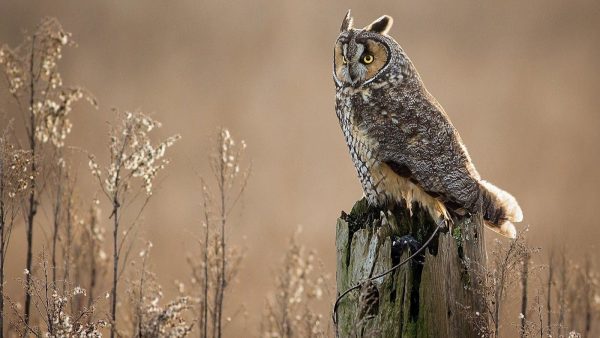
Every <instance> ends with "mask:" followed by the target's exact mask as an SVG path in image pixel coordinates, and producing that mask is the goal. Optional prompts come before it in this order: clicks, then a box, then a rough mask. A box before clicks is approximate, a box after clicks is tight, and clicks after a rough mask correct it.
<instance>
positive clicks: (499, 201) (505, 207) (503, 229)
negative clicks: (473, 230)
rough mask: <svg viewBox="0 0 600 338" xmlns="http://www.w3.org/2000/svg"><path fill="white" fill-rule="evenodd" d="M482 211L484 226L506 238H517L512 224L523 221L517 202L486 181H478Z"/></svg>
mask: <svg viewBox="0 0 600 338" xmlns="http://www.w3.org/2000/svg"><path fill="white" fill-rule="evenodd" d="M480 184H481V187H482V188H483V190H482V195H481V196H482V209H483V220H484V223H485V225H487V226H488V227H490V228H491V229H492V230H494V231H496V232H498V233H500V234H501V235H504V236H506V237H510V238H515V237H517V230H516V228H515V226H514V224H513V222H521V221H522V220H523V212H522V211H521V207H520V206H519V203H517V200H516V199H515V198H514V197H513V196H512V195H511V194H509V193H507V192H506V191H504V190H502V189H500V188H498V187H496V186H495V185H493V184H491V183H490V182H487V181H480Z"/></svg>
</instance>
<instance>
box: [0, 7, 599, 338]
mask: <svg viewBox="0 0 600 338" xmlns="http://www.w3.org/2000/svg"><path fill="white" fill-rule="evenodd" d="M348 8H351V9H352V11H353V15H354V18H355V25H356V26H359V27H361V26H365V25H367V24H369V23H370V22H371V21H372V20H374V19H375V18H377V17H379V16H380V15H382V14H388V15H391V16H392V17H393V18H394V26H393V27H392V29H391V32H390V34H391V35H392V36H393V37H394V38H395V39H396V40H397V41H398V42H399V43H400V44H401V45H402V46H403V48H404V49H405V50H406V51H407V53H408V55H409V56H410V57H411V59H412V60H413V62H414V63H415V65H416V67H417V69H418V70H419V71H420V74H421V76H422V78H423V80H424V82H425V84H426V85H427V87H428V89H429V91H430V92H431V93H432V94H433V95H434V96H436V97H437V99H438V101H439V102H440V103H441V104H442V105H443V106H444V108H445V110H446V112H447V113H448V115H449V116H450V118H451V119H452V121H453V123H454V125H455V126H456V128H457V129H458V130H459V132H460V134H461V136H462V138H463V140H464V142H465V143H466V145H467V147H468V149H469V152H470V154H471V156H472V158H473V160H474V162H475V165H476V166H477V168H478V170H479V172H480V173H481V175H482V176H483V177H484V178H485V179H487V180H489V181H491V182H493V183H495V184H497V185H498V186H500V187H501V188H504V189H506V190H507V191H509V192H511V193H513V194H514V195H515V196H516V198H517V199H518V201H519V202H520V204H521V206H522V209H523V211H524V213H525V222H524V223H523V224H524V225H529V226H530V236H529V237H530V240H531V243H532V244H533V245H536V246H540V247H542V249H543V251H542V255H543V256H545V255H547V253H548V251H549V250H550V248H552V247H556V246H565V247H567V249H568V250H569V251H572V252H575V253H584V252H594V253H596V255H598V254H597V246H596V245H597V243H598V240H599V239H600V226H599V225H600V221H599V220H598V208H599V205H598V202H599V197H598V191H600V170H598V166H599V165H600V156H599V155H600V152H599V150H598V147H599V145H600V132H599V130H598V128H600V108H599V107H600V95H598V92H599V89H600V65H599V63H598V60H600V39H599V38H598V32H600V3H599V2H597V1H593V0H580V1H549V0H533V1H525V2H524V1H516V0H511V1H501V2H500V1H498V2H481V1H468V0H459V1H452V2H448V1H430V2H416V1H376V2H370V1H348V2H344V3H342V2H339V3H334V2H328V1H297V2H283V1H266V0H255V1H197V0H196V1H192V0H189V1H183V0H180V1H153V2H150V1H142V0H140V1H116V0H115V1H106V0H103V1H83V2H80V1H77V2H73V1H44V2H40V1H28V0H18V1H17V0H3V1H2V2H0V44H1V43H7V44H9V45H11V46H15V45H17V44H18V43H19V42H20V41H21V40H22V38H23V32H24V31H33V30H34V28H35V26H36V25H37V24H38V23H39V22H40V19H41V18H42V17H45V16H53V17H56V18H58V19H59V21H60V22H61V23H62V24H63V26H64V28H65V29H66V30H67V31H70V32H72V33H73V39H74V40H75V41H76V42H77V44H78V47H77V48H74V49H68V50H66V51H65V53H64V58H63V61H62V63H61V65H60V68H61V71H62V75H63V78H64V82H65V84H66V85H68V84H78V85H82V86H84V87H85V88H87V89H88V90H89V91H90V92H91V93H93V94H94V95H95V96H96V98H97V99H98V102H99V105H100V109H99V110H94V109H93V108H90V107H89V106H87V105H85V104H79V105H78V106H77V107H76V111H75V112H74V114H73V122H74V128H73V132H72V135H71V136H70V137H69V138H68V142H67V143H68V144H69V145H72V146H77V147H81V148H84V149H87V150H89V151H90V152H91V153H95V154H98V156H99V158H100V159H104V158H106V157H105V155H106V150H105V148H106V145H107V136H106V135H107V130H108V129H107V125H106V123H105V122H106V121H109V120H111V119H112V118H113V116H114V115H113V114H112V113H111V109H112V108H118V109H120V110H136V109H139V110H142V111H144V112H148V113H151V114H152V116H153V117H155V118H156V119H158V120H159V121H162V122H163V126H164V127H163V128H162V129H161V130H160V131H159V133H160V134H161V135H162V136H167V135H171V134H175V133H179V134H181V135H182V137H183V138H182V140H181V141H180V142H179V143H178V144H176V145H175V146H174V147H173V148H172V149H170V150H171V152H170V154H171V156H170V158H171V160H172V161H171V164H170V165H169V167H168V169H167V170H166V171H165V172H164V173H162V179H161V181H160V184H159V185H158V189H157V190H156V191H155V194H154V196H153V198H152V200H151V201H150V206H149V208H148V209H147V211H146V213H145V216H144V222H143V223H144V224H143V226H142V232H143V236H144V237H145V238H148V239H150V240H151V241H152V242H153V243H154V257H153V263H154V266H155V270H156V271H157V272H158V275H159V278H160V280H161V282H162V283H163V285H164V286H165V290H166V291H169V290H171V289H172V287H171V285H173V283H172V282H173V280H175V279H178V280H185V279H186V278H188V275H189V271H188V269H187V266H186V264H185V255H186V251H187V250H188V249H192V248H193V246H194V241H193V240H190V238H193V237H194V236H197V235H198V234H199V224H200V222H201V218H202V214H201V211H200V197H201V194H200V190H199V187H200V181H199V175H203V176H208V175H209V165H208V162H207V159H208V154H209V152H210V150H211V149H212V147H213V142H211V138H213V137H214V136H215V134H216V131H217V128H218V127H219V126H226V127H228V128H229V129H230V130H231V132H232V135H233V136H234V138H236V139H238V140H240V139H244V140H245V141H246V143H247V144H248V152H247V158H248V159H249V160H250V161H251V162H252V168H253V169H252V175H251V177H250V181H249V184H248V187H247V190H246V192H245V194H244V196H243V199H242V201H241V204H240V206H241V207H240V208H239V209H237V211H236V217H235V222H234V223H233V224H232V225H231V227H230V228H229V235H230V236H231V241H232V243H234V244H236V245H239V246H243V247H245V248H246V259H245V261H244V263H243V266H242V268H241V270H240V274H239V278H238V280H237V282H236V285H234V286H233V287H232V294H231V296H230V297H229V298H228V299H227V304H228V305H227V308H226V311H229V312H230V313H232V312H233V311H234V310H235V309H237V308H238V307H239V306H241V305H243V306H244V307H245V308H246V309H247V318H246V319H245V320H243V321H241V320H240V321H234V322H233V323H232V324H231V326H229V327H228V328H227V329H226V330H227V331H226V332H227V333H228V334H231V336H239V334H241V332H244V331H242V330H246V331H245V332H247V330H255V329H256V327H257V322H258V320H259V318H260V314H261V310H262V308H263V305H264V298H265V296H266V295H267V293H268V292H269V290H272V288H273V276H272V272H273V271H274V269H275V267H276V266H277V264H279V263H280V261H281V257H282V256H283V254H284V252H285V249H286V246H287V244H288V239H289V237H290V236H291V235H292V234H293V233H294V231H295V230H296V229H297V227H299V226H301V227H302V229H303V232H302V234H301V236H300V240H301V242H303V243H304V244H305V245H306V246H307V247H309V248H314V249H316V250H317V251H318V253H319V257H320V260H321V261H322V269H323V270H324V272H326V273H329V274H330V275H331V276H332V278H334V276H335V243H334V239H335V223H336V219H337V217H338V216H339V215H340V211H341V210H346V211H347V210H349V209H350V208H351V207H352V205H353V203H354V202H355V201H356V200H357V199H359V198H360V197H361V194H362V191H361V188H360V185H359V181H358V180H357V178H356V174H355V171H354V168H353V165H352V162H351V160H350V157H349V155H348V152H347V147H346V145H345V143H344V139H343V137H342V133H341V131H340V128H339V125H338V121H337V118H336V116H335V112H334V87H333V80H332V51H333V44H334V41H335V39H336V37H337V34H338V30H339V26H340V23H341V20H342V18H343V16H344V14H345V12H346V10H347V9H348ZM103 156H104V157H103ZM76 161H79V163H80V167H81V173H80V175H79V176H80V177H79V179H78V180H79V182H80V183H81V184H82V185H83V186H84V188H83V189H84V190H86V189H87V190H86V191H88V192H91V193H93V192H94V189H95V185H94V182H93V180H92V177H91V175H90V174H89V172H88V171H87V161H86V160H85V156H80V158H78V159H77V160H76ZM46 214H47V213H46ZM41 217H42V219H43V218H44V217H48V216H47V215H46V216H44V212H42V216H41ZM104 217H105V221H106V222H107V226H108V219H107V217H108V212H105V214H104ZM486 235H487V236H488V238H495V237H496V235H495V234H494V233H492V232H489V231H488V232H487V233H486ZM14 236H15V237H14V241H13V243H12V244H11V246H12V247H13V248H14V247H18V246H19V245H23V243H24V230H23V228H22V227H20V228H18V229H16V230H15V233H14ZM36 236H37V237H36V238H37V241H38V245H39V246H40V247H41V246H42V245H43V244H44V243H43V240H44V235H42V234H41V232H39V235H36ZM140 240H141V239H140ZM184 248H185V249H184ZM23 265H24V258H22V257H20V256H19V255H18V254H17V253H15V254H14V255H12V256H11V261H10V262H9V267H8V279H7V281H8V287H9V289H13V290H16V289H18V286H16V285H15V282H14V278H16V277H18V276H21V273H22V268H23ZM169 292H170V291H169ZM331 292H332V294H333V293H335V291H334V290H333V289H332V290H331ZM331 296H332V295H329V296H328V297H331ZM323 311H327V308H324V309H323ZM325 315H326V316H328V315H327V314H326V313H325Z"/></svg>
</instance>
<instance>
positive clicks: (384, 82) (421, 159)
mask: <svg viewBox="0 0 600 338" xmlns="http://www.w3.org/2000/svg"><path fill="white" fill-rule="evenodd" d="M392 21H393V20H392V18H391V17H388V16H382V17H381V18H379V19H377V20H375V21H374V22H373V23H372V24H370V25H369V26H367V27H365V28H363V29H355V28H353V27H352V18H351V16H350V11H348V14H347V15H346V17H345V18H344V21H343V23H342V27H341V32H340V35H339V36H338V39H337V41H336V45H335V50H334V74H333V77H334V82H335V85H336V113H337V116H338V118H339V120H340V125H341V127H342V131H343V133H344V137H345V139H346V142H347V144H348V147H349V150H350V155H351V156H352V160H353V162H354V164H355V166H356V169H357V172H358V176H359V179H360V181H361V183H362V186H363V190H364V192H365V195H366V197H367V199H368V201H369V203H370V204H372V205H376V206H380V207H385V206H389V205H390V204H394V203H401V202H403V203H406V204H407V206H408V207H409V208H410V207H411V206H412V203H413V202H417V203H419V204H420V205H421V206H422V207H424V208H426V209H427V210H428V211H429V213H430V214H431V216H432V217H433V218H434V219H435V220H436V221H444V220H445V221H447V220H449V218H450V215H449V212H454V213H456V214H464V213H479V212H481V213H482V215H483V218H484V220H485V223H486V224H487V225H488V226H490V227H491V228H492V229H493V230H495V231H498V232H500V233H502V234H503V235H506V236H510V237H514V236H515V233H516V232H515V228H514V226H513V224H512V222H520V221H521V219H522V213H521V209H520V207H519V205H518V204H517V202H516V200H515V199H514V197H512V196H511V195H510V194H508V193H507V192H505V191H503V190H501V189H499V188H497V187H495V186H493V185H492V184H490V183H488V182H486V181H484V180H482V179H481V177H480V176H479V174H478V173H477V170H475V167H474V166H473V163H472V162H471V159H470V157H469V154H468V153H467V149H466V148H465V146H464V144H463V142H462V140H461V138H460V136H459V134H458V132H457V131H456V129H455V128H454V126H453V125H452V123H451V122H450V119H449V118H448V116H447V115H446V113H445V112H444V109H443V108H442V107H441V106H440V105H439V103H438V102H437V101H436V100H435V98H434V97H433V96H432V95H431V94H429V92H428V91H427V89H426V88H425V86H424V85H423V82H422V81H421V78H420V77H419V74H418V73H417V71H416V69H415V67H414V66H413V64H412V62H411V61H410V59H409V58H408V56H407V55H406V53H405V52H404V51H403V50H402V48H401V47H400V45H399V44H398V43H397V42H396V41H395V40H394V39H393V38H392V37H390V36H389V35H387V32H388V31H389V29H390V27H391V25H392Z"/></svg>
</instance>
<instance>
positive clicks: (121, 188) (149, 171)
mask: <svg viewBox="0 0 600 338" xmlns="http://www.w3.org/2000/svg"><path fill="white" fill-rule="evenodd" d="M160 126H161V124H160V122H158V121H155V120H153V119H152V118H150V117H148V116H146V115H145V114H143V113H140V112H137V113H131V112H126V113H124V114H118V122H117V124H116V125H112V126H111V130H110V143H109V149H110V158H109V164H108V166H107V168H106V169H105V172H104V173H103V172H102V171H101V169H100V166H99V165H98V163H97V162H96V159H95V158H94V156H90V162H89V166H90V169H91V171H92V175H94V177H96V179H97V180H98V184H99V186H100V188H101V190H102V192H103V193H104V195H105V196H106V197H107V199H108V201H109V202H110V203H111V206H112V213H111V215H110V218H112V219H113V243H112V244H113V276H112V277H113V278H112V291H111V296H112V299H111V308H110V314H111V321H112V325H111V337H114V336H115V334H116V326H117V318H118V316H117V297H118V282H119V276H120V275H121V272H122V271H120V270H119V268H120V263H119V261H120V259H121V258H122V257H121V254H122V252H123V248H126V250H125V253H127V252H129V250H128V247H127V246H126V243H127V241H126V240H127V236H128V234H130V232H131V229H132V227H133V226H134V225H135V224H136V222H137V220H138V218H139V216H140V215H141V213H142V211H143V210H144V208H145V206H146V204H147V202H148V200H149V198H150V196H151V195H152V188H153V182H154V179H155V178H156V175H157V174H158V172H160V171H161V170H162V169H164V168H165V166H166V165H167V164H168V163H169V161H168V160H167V159H166V158H165V152H166V150H167V148H169V147H171V146H172V145H173V144H174V143H175V142H176V141H177V140H179V138H180V136H179V135H175V136H171V137H169V138H167V139H166V140H164V141H162V142H160V143H158V144H156V145H153V144H152V140H151V138H150V133H151V132H152V131H153V130H154V129H156V128H159V127H160ZM136 183H138V185H137V186H136ZM136 187H137V188H136ZM141 192H142V193H141ZM140 195H145V199H144V202H143V204H142V206H141V207H140V208H139V209H138V210H137V213H136V216H135V219H134V220H133V222H132V223H131V225H130V226H129V227H128V228H127V229H126V230H125V231H124V232H123V235H122V238H121V237H120V236H119V235H120V231H121V230H120V228H121V221H122V216H123V211H124V210H123V208H124V207H127V206H128V205H130V204H131V202H132V201H133V200H135V199H136V197H139V196H140ZM126 258H127V256H125V260H126ZM122 266H123V267H124V266H126V262H122Z"/></svg>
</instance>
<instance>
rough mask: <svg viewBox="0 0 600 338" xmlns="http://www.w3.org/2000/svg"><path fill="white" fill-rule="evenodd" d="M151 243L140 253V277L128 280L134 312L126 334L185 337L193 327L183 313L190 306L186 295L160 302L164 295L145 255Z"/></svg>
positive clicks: (147, 253)
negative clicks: (128, 331)
mask: <svg viewBox="0 0 600 338" xmlns="http://www.w3.org/2000/svg"><path fill="white" fill-rule="evenodd" d="M151 249H152V243H150V242H148V243H147V245H146V247H145V248H144V250H142V251H141V252H140V254H139V256H140V259H141V265H140V268H139V272H138V273H139V277H138V278H137V279H134V280H133V281H131V282H130V283H129V290H128V291H129V292H128V293H129V301H130V303H131V305H132V306H131V309H132V311H133V314H132V315H131V317H132V318H134V320H133V327H132V330H131V332H130V334H129V335H128V336H131V337H138V338H159V337H172V338H178V337H185V336H187V335H188V334H189V333H190V332H191V330H192V327H193V324H192V323H189V322H188V321H187V320H186V319H185V317H186V314H187V313H188V312H189V311H191V310H192V304H191V302H190V299H189V297H177V298H176V299H174V300H172V301H171V302H169V303H168V304H166V305H164V306H161V305H160V301H161V299H162V298H163V292H162V288H161V286H160V285H159V284H158V283H157V280H156V275H155V274H154V273H153V272H151V271H150V269H149V266H148V259H149V257H150V251H151Z"/></svg>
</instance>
